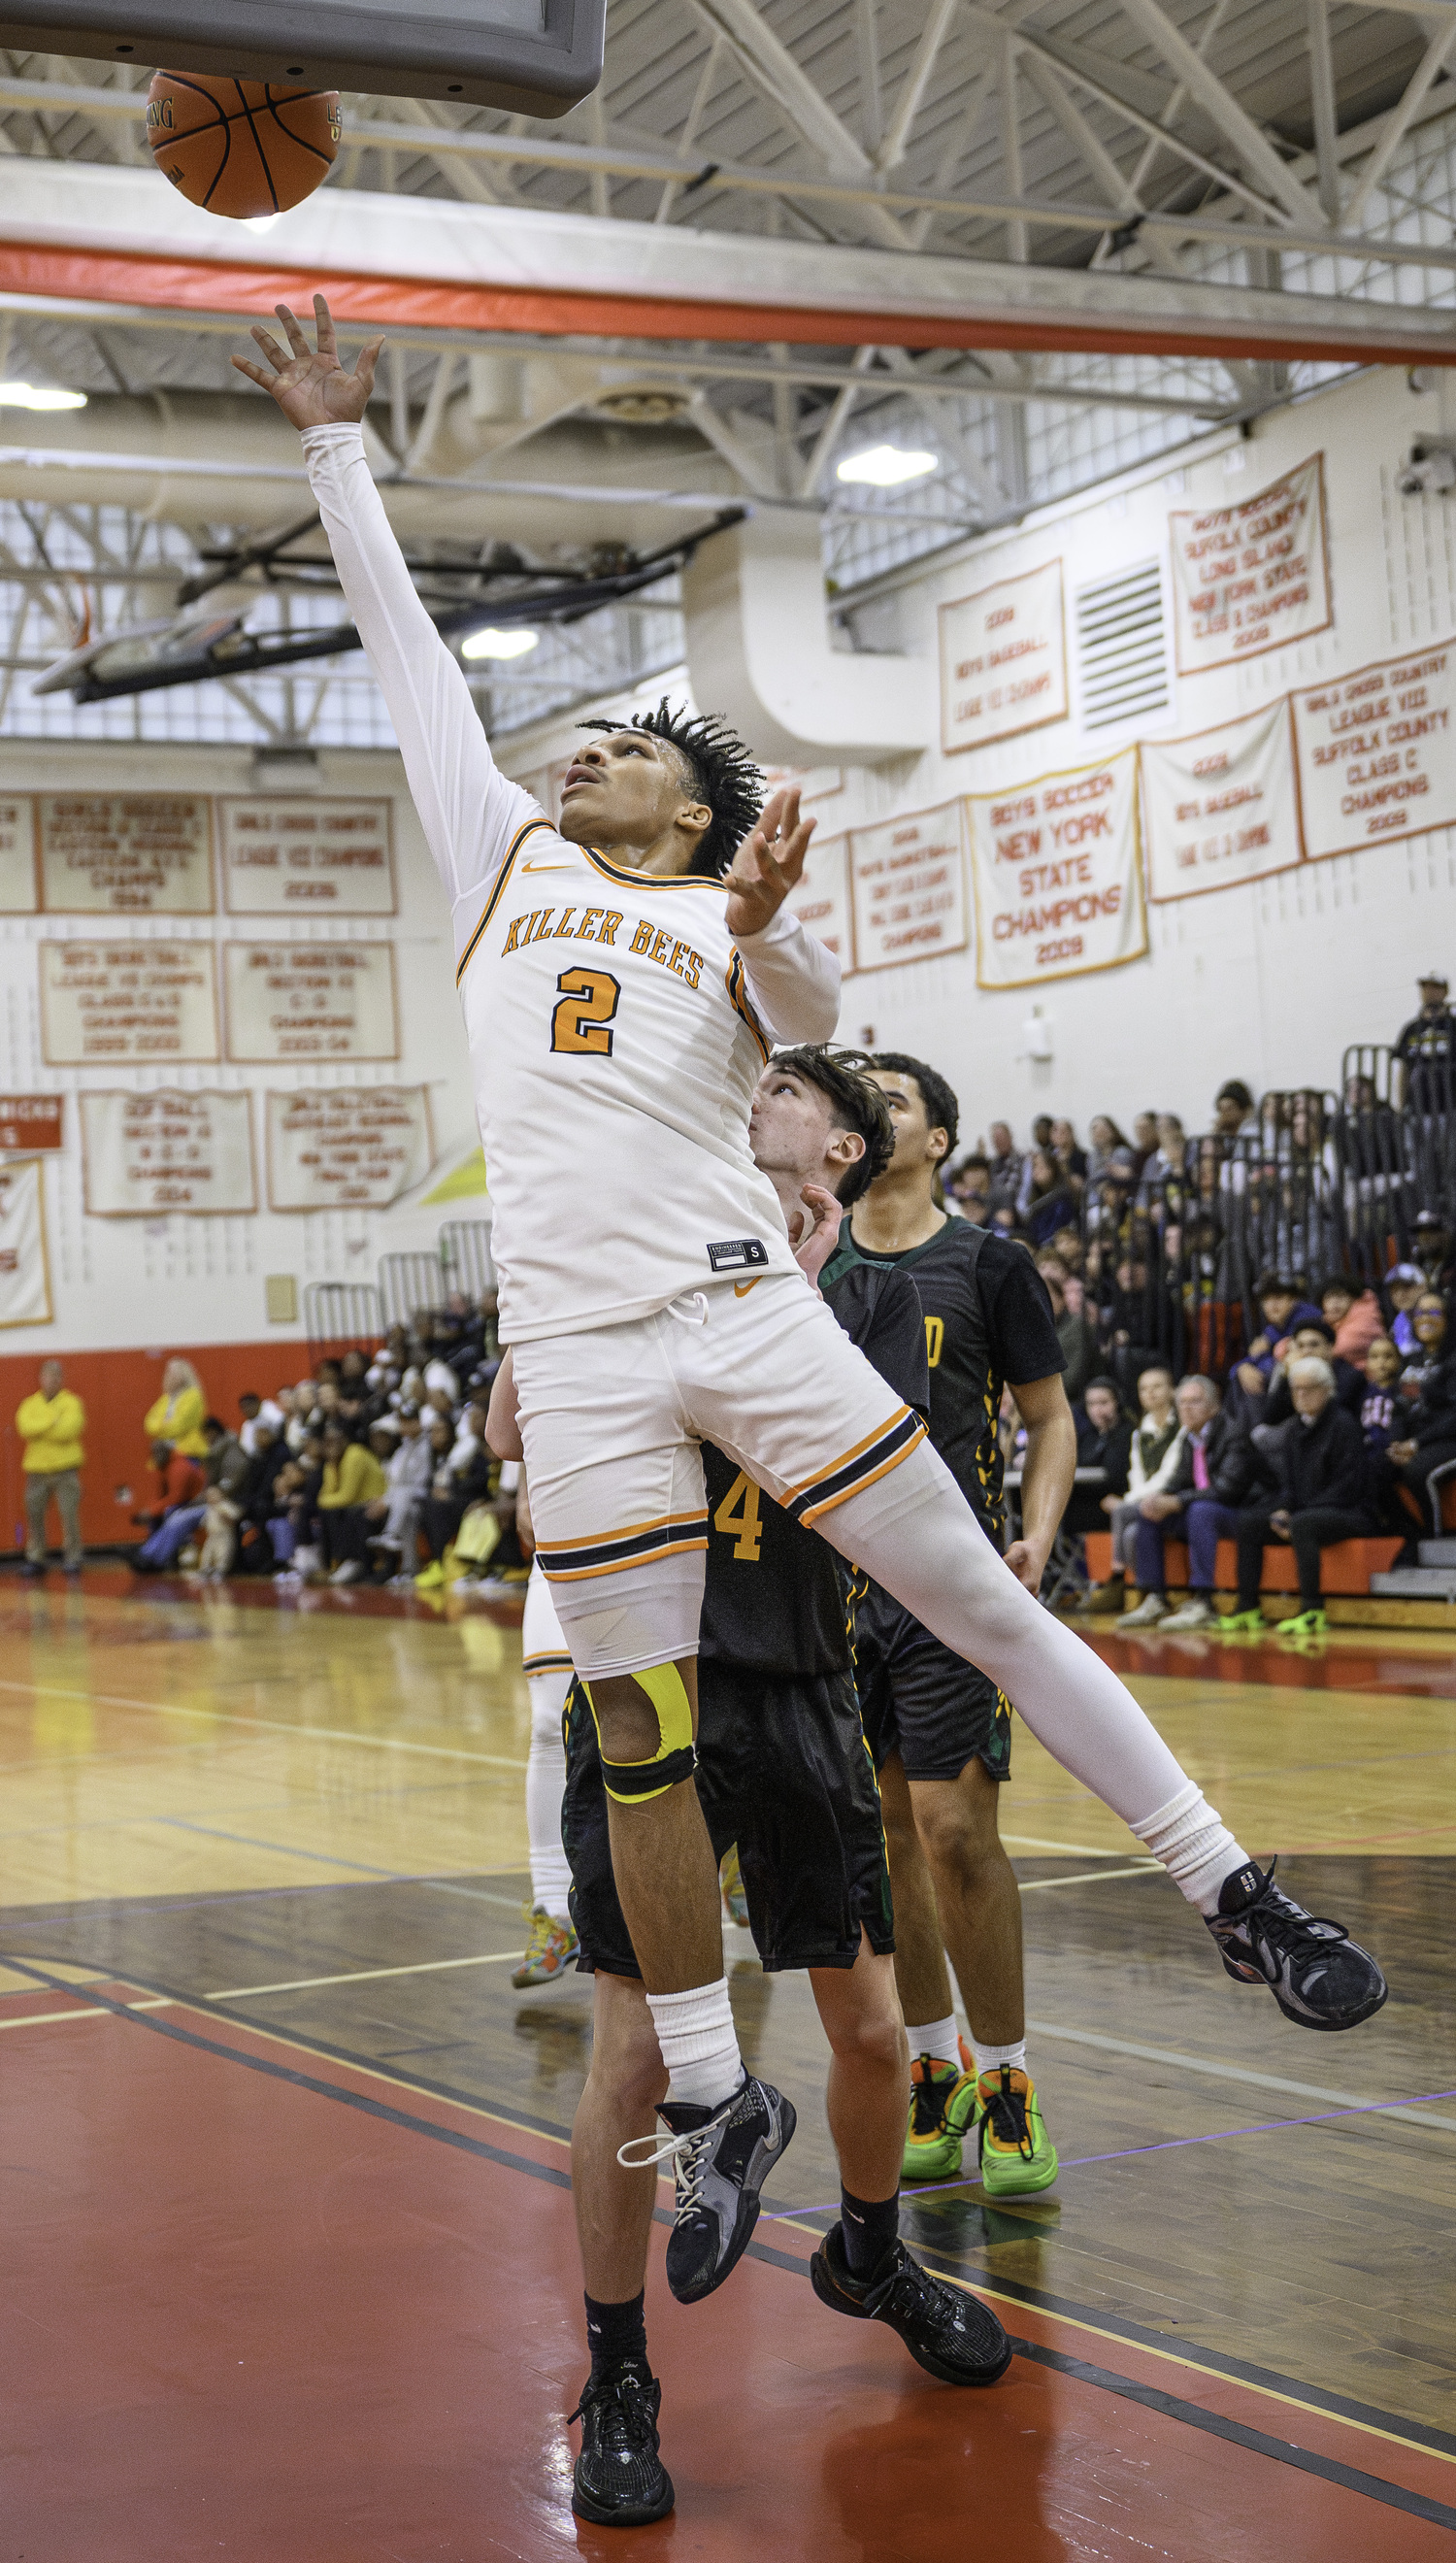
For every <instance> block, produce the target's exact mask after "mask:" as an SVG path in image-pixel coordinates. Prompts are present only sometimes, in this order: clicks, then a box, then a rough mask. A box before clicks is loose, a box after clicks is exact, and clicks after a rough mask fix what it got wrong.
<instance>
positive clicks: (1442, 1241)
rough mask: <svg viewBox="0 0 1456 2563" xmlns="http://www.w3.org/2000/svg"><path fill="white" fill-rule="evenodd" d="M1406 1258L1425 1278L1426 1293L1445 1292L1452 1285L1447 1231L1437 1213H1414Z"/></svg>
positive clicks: (1455, 1278) (1455, 1280) (1455, 1271)
mask: <svg viewBox="0 0 1456 2563" xmlns="http://www.w3.org/2000/svg"><path fill="white" fill-rule="evenodd" d="M1410 1254H1411V1261H1412V1263H1414V1264H1415V1265H1416V1266H1417V1267H1418V1268H1419V1270H1420V1272H1421V1273H1422V1274H1423V1275H1424V1276H1425V1283H1426V1288H1427V1289H1428V1290H1442V1291H1445V1290H1449V1289H1451V1288H1452V1286H1453V1284H1456V1267H1453V1265H1452V1262H1451V1231H1450V1228H1449V1226H1448V1225H1447V1223H1446V1221H1445V1220H1444V1219H1442V1218H1441V1217H1440V1215H1439V1213H1438V1212H1436V1211H1433V1210H1423V1211H1418V1212H1417V1214H1416V1221H1415V1228H1414V1231H1413V1233H1412V1236H1411V1241H1410Z"/></svg>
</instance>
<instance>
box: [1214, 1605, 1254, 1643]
mask: <svg viewBox="0 0 1456 2563" xmlns="http://www.w3.org/2000/svg"><path fill="white" fill-rule="evenodd" d="M1263 1625H1264V1614H1263V1612H1262V1611H1224V1612H1222V1613H1221V1614H1220V1616H1219V1617H1218V1619H1216V1620H1215V1621H1214V1623H1213V1626H1214V1628H1215V1629H1216V1630H1217V1632H1218V1635H1219V1637H1220V1638H1237V1637H1241V1636H1242V1635H1243V1632H1244V1631H1245V1630H1246V1629H1247V1630H1249V1631H1253V1630H1255V1629H1262V1627H1263Z"/></svg>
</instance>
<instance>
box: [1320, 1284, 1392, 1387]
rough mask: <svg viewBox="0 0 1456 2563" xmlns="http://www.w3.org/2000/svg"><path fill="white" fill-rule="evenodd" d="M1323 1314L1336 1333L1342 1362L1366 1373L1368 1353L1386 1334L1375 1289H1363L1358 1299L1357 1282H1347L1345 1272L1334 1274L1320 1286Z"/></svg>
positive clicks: (1337, 1349)
mask: <svg viewBox="0 0 1456 2563" xmlns="http://www.w3.org/2000/svg"><path fill="white" fill-rule="evenodd" d="M1320 1313H1321V1315H1322V1316H1323V1317H1324V1320H1325V1323H1326V1325H1327V1326H1333V1328H1334V1330H1335V1350H1336V1352H1337V1353H1338V1354H1339V1356H1340V1359H1341V1360H1342V1361H1348V1362H1353V1363H1354V1365H1355V1367H1356V1369H1357V1370H1364V1369H1365V1353H1366V1350H1367V1349H1368V1347H1369V1345H1370V1344H1372V1343H1373V1341H1374V1339H1375V1337H1376V1335H1382V1334H1383V1333H1384V1331H1385V1320H1384V1318H1383V1317H1382V1316H1381V1314H1380V1303H1379V1300H1378V1299H1377V1298H1376V1297H1375V1294H1374V1292H1373V1290H1362V1291H1361V1292H1360V1294H1359V1296H1358V1297H1357V1295H1356V1289H1355V1284H1354V1282H1347V1281H1346V1279H1345V1276H1344V1274H1343V1273H1332V1274H1331V1276H1330V1279H1329V1281H1328V1282H1321V1284H1320Z"/></svg>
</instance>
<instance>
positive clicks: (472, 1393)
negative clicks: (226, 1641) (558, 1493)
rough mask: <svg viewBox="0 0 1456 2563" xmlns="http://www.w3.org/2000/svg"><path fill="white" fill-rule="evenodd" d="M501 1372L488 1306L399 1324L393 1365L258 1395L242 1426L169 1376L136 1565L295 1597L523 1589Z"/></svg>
mask: <svg viewBox="0 0 1456 2563" xmlns="http://www.w3.org/2000/svg"><path fill="white" fill-rule="evenodd" d="M498 1359H499V1352H498V1346H497V1342H496V1336H495V1302H494V1298H493V1296H492V1295H491V1294H488V1293H487V1294H486V1295H485V1296H484V1297H482V1298H481V1299H480V1300H479V1301H478V1302H477V1303H476V1304H474V1305H471V1304H470V1303H469V1302H468V1301H466V1300H465V1299H463V1298H462V1297H459V1296H457V1295H456V1296H455V1297H453V1298H452V1299H451V1300H450V1302H449V1303H448V1305H447V1306H446V1307H445V1308H444V1309H442V1310H430V1311H423V1312H421V1313H420V1314H419V1315H417V1317H416V1318H415V1321H414V1323H413V1325H412V1326H404V1325H397V1326H394V1327H392V1328H391V1330H390V1333H389V1336H388V1338H387V1340H386V1341H385V1343H384V1344H383V1345H381V1346H380V1348H379V1349H378V1351H377V1352H374V1353H370V1352H367V1351H362V1350H352V1351H347V1352H344V1353H342V1354H341V1355H340V1356H339V1357H338V1358H337V1359H331V1358H330V1359H323V1360H320V1361H318V1362H316V1363H315V1364H314V1366H313V1370H312V1373H311V1375H310V1376H309V1377H308V1378H306V1379H301V1380H297V1381H295V1382H293V1383H292V1384H291V1385H288V1386H285V1387H280V1388H275V1389H273V1391H272V1393H271V1394H268V1395H263V1394H261V1393H259V1392H257V1391H250V1392H248V1393H247V1394H245V1395H244V1396H242V1397H241V1398H240V1399H239V1401H238V1406H239V1415H238V1421H237V1423H236V1424H235V1425H234V1424H229V1423H227V1422H225V1421H224V1420H223V1419H222V1418H220V1417H219V1416H217V1415H213V1414H210V1413H209V1412H208V1411H207V1400H206V1397H205V1395H204V1393H203V1389H202V1384H201V1382H200V1381H199V1380H198V1379H197V1377H196V1374H195V1372H191V1371H190V1366H189V1365H188V1364H186V1363H181V1362H172V1363H169V1365H168V1368H167V1372H166V1374H165V1375H164V1384H163V1395H162V1397H161V1398H160V1399H159V1400H158V1401H157V1403H156V1405H155V1406H154V1407H153V1408H152V1409H151V1411H150V1412H149V1414H148V1416H147V1418H146V1429H147V1432H148V1435H149V1437H150V1439H151V1445H152V1466H153V1469H154V1471H155V1476H156V1485H155V1492H154V1495H153V1499H152V1501H151V1502H150V1503H148V1504H146V1505H144V1506H143V1507H142V1508H141V1509H140V1510H139V1511H138V1513H137V1514H136V1516H135V1519H136V1522H137V1525H138V1527H140V1528H143V1529H145V1531H146V1533H147V1537H146V1538H145V1540H144V1541H143V1542H142V1544H141V1546H140V1548H139V1549H138V1550H137V1551H136V1552H135V1554H134V1560H133V1562H134V1563H135V1564H136V1565H137V1566H138V1567H139V1568H141V1569H142V1570H143V1571H146V1570H149V1569H163V1568H168V1567H173V1566H175V1567H178V1568H180V1569H181V1570H183V1571H192V1572H195V1573H197V1574H199V1575H202V1576H208V1577H220V1576H224V1575H229V1574H242V1575H271V1576H273V1579H274V1581H275V1582H278V1583H281V1584H285V1585H297V1584H302V1583H305V1582H306V1583H328V1584H333V1585H351V1584H364V1583H371V1584H392V1585H395V1586H397V1587H406V1586H408V1587H410V1588H412V1589H414V1590H417V1591H419V1590H424V1591H427V1592H428V1591H430V1590H431V1589H432V1588H434V1587H437V1586H440V1585H442V1584H443V1583H444V1582H445V1581H446V1578H447V1572H448V1570H449V1571H453V1572H455V1573H457V1574H458V1575H460V1576H461V1577H462V1578H466V1579H469V1580H476V1581H478V1580H481V1579H482V1578H484V1577H485V1576H486V1574H487V1570H488V1572H489V1575H490V1580H491V1581H492V1582H494V1583H497V1584H499V1585H502V1586H508V1585H511V1584H515V1583H523V1582H524V1580H525V1575H526V1564H525V1560H524V1558H523V1555H522V1552H521V1548H520V1544H519V1540H518V1537H517V1533H516V1528H515V1512H516V1495H515V1487H514V1484H513V1482H512V1483H510V1484H507V1485H504V1486H502V1484H501V1482H500V1479H501V1474H502V1473H501V1472H500V1470H499V1468H498V1466H497V1464H496V1463H495V1462H494V1461H492V1459H491V1458H490V1455H489V1453H488V1452H487V1450H486V1448H485V1439H484V1433H485V1408H486V1403H487V1400H488V1398H489V1394H490V1383H491V1381H492V1379H493V1378H494V1376H495V1371H496V1368H497V1364H498ZM184 1372H186V1373H188V1376H187V1377H186V1378H184V1377H182V1375H181V1374H182V1373H184ZM194 1410H195V1411H194ZM506 1474H507V1475H509V1476H513V1473H509V1472H507V1473H506Z"/></svg>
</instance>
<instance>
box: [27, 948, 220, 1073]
mask: <svg viewBox="0 0 1456 2563" xmlns="http://www.w3.org/2000/svg"><path fill="white" fill-rule="evenodd" d="M37 949H38V952H39V956H40V965H41V1056H42V1058H43V1059H44V1061H45V1063H46V1065H47V1067H48V1068H158V1067H162V1066H165V1067H168V1068H173V1067H176V1066H177V1065H178V1064H179V1062H182V1061H188V1062H191V1061H206V1060H215V1059H216V1058H217V1055H218V1006H217V982H216V979H215V977H214V973H213V947H212V945H211V944H210V943H150V942H146V941H143V940H142V939H141V938H140V937H137V938H135V939H133V940H132V941H131V942H129V943H101V942H98V941H96V940H94V939H93V938H92V937H91V936H87V937H86V938H85V939H84V940H83V939H81V938H78V940H77V941H76V942H74V943H42V944H40V945H39V946H38V947H37Z"/></svg>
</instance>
